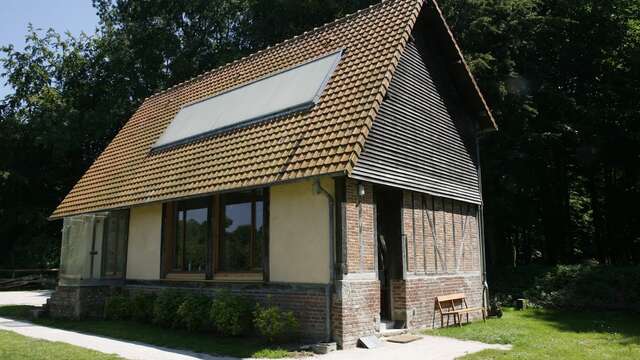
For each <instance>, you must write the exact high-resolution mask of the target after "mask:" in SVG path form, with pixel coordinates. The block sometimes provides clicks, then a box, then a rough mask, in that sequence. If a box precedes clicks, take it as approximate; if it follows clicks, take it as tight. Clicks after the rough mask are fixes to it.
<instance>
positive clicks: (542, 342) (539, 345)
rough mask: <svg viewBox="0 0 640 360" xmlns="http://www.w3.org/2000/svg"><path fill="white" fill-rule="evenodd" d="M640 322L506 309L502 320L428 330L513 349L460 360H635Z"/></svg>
mask: <svg viewBox="0 0 640 360" xmlns="http://www.w3.org/2000/svg"><path fill="white" fill-rule="evenodd" d="M638 321H640V317H639V316H638V314H634V313H628V312H605V313H598V312H567V311H554V310H541V309H532V310H526V311H514V310H512V309H505V312H504V317H503V318H502V319H493V318H491V319H489V320H487V323H486V324H484V323H482V322H481V321H480V322H477V323H473V324H471V325H468V326H463V327H457V326H456V327H449V328H445V329H438V330H429V331H425V333H427V334H429V335H442V336H449V337H454V338H458V339H464V340H475V341H481V342H484V343H488V344H496V343H498V344H512V345H513V349H512V350H508V351H501V350H485V351H482V352H479V353H475V354H471V355H467V356H465V357H462V358H461V359H468V360H471V359H498V358H499V359H567V360H578V359H637V358H639V357H640V344H639V343H638V339H639V338H640V329H639V328H638V326H637V324H638Z"/></svg>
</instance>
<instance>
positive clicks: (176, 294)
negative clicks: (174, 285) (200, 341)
mask: <svg viewBox="0 0 640 360" xmlns="http://www.w3.org/2000/svg"><path fill="white" fill-rule="evenodd" d="M183 301H184V294H183V293H182V292H180V291H177V290H163V291H162V292H161V293H160V295H158V297H157V298H156V300H155V301H154V303H153V322H154V323H155V324H158V325H162V326H171V327H177V326H180V321H179V318H178V316H177V315H178V308H179V307H180V305H181V304H182V302H183Z"/></svg>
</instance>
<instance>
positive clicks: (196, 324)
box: [177, 294, 211, 331]
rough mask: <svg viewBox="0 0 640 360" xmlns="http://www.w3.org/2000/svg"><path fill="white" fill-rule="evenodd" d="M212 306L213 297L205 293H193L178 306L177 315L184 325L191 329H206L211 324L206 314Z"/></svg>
mask: <svg viewBox="0 0 640 360" xmlns="http://www.w3.org/2000/svg"><path fill="white" fill-rule="evenodd" d="M210 307H211V299H209V298H208V297H207V296H205V295H196V294H191V295H187V296H186V297H185V298H184V301H183V302H182V304H181V305H180V307H178V311H177V315H178V319H179V320H180V323H181V324H182V326H184V327H185V328H186V329H187V330H189V331H198V330H205V329H207V328H208V327H209V326H208V324H209V321H208V320H209V319H208V317H207V316H206V314H207V312H208V311H209V308H210Z"/></svg>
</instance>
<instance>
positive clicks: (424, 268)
mask: <svg viewBox="0 0 640 360" xmlns="http://www.w3.org/2000/svg"><path fill="white" fill-rule="evenodd" d="M402 220H403V221H402V222H403V224H402V225H403V229H402V233H403V238H404V241H405V242H406V254H407V257H406V268H407V274H409V275H438V274H448V275H451V274H461V273H471V272H479V271H480V270H481V264H480V242H479V238H478V206H477V205H475V204H470V203H465V202H461V201H456V200H452V199H447V198H443V197H437V196H431V195H428V194H423V193H418V192H413V191H404V193H403V209H402Z"/></svg>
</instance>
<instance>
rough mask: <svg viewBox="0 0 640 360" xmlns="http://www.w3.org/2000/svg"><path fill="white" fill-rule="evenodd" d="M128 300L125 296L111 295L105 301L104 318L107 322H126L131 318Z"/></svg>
mask: <svg viewBox="0 0 640 360" xmlns="http://www.w3.org/2000/svg"><path fill="white" fill-rule="evenodd" d="M129 304H130V302H129V298H128V297H127V296H125V295H122V294H121V295H112V296H109V297H108V298H107V299H106V300H105V304H104V316H105V318H107V319H109V320H126V319H129V318H130V316H131V309H130V306H129Z"/></svg>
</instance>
